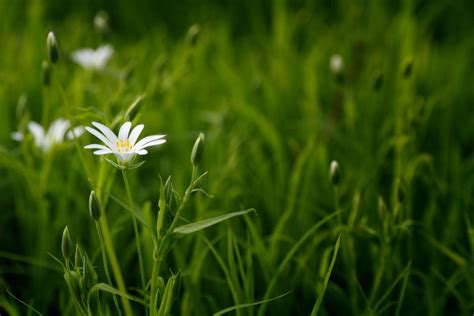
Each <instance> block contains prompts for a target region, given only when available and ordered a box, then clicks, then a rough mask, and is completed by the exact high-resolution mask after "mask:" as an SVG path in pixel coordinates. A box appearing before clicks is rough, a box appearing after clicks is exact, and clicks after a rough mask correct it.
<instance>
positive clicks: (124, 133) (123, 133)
mask: <svg viewBox="0 0 474 316" xmlns="http://www.w3.org/2000/svg"><path fill="white" fill-rule="evenodd" d="M131 127H132V123H131V122H126V123H124V124H123V125H122V127H120V131H119V135H118V138H119V139H121V140H125V139H128V134H129V132H130V128H131Z"/></svg>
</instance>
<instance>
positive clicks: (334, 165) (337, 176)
mask: <svg viewBox="0 0 474 316" xmlns="http://www.w3.org/2000/svg"><path fill="white" fill-rule="evenodd" d="M329 179H330V180H331V183H332V184H333V185H338V184H339V181H340V180H341V173H340V170H339V163H338V162H337V161H336V160H333V161H331V164H330V165H329Z"/></svg>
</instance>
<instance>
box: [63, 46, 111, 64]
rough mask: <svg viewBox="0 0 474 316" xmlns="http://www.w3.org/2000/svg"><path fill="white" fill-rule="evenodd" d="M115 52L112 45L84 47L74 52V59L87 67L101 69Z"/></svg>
mask: <svg viewBox="0 0 474 316" xmlns="http://www.w3.org/2000/svg"><path fill="white" fill-rule="evenodd" d="M113 54H114V49H113V48H112V46H110V45H101V46H99V47H98V48H97V49H96V50H94V49H91V48H84V49H79V50H76V51H75V52H74V53H72V60H73V61H74V62H76V63H77V64H79V65H81V66H82V67H84V68H86V69H97V70H101V69H103V68H104V67H105V65H106V64H107V62H108V61H109V59H110V58H111V57H112V55H113Z"/></svg>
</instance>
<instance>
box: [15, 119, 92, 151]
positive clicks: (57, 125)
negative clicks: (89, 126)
mask: <svg viewBox="0 0 474 316" xmlns="http://www.w3.org/2000/svg"><path fill="white" fill-rule="evenodd" d="M70 126H71V123H69V121H68V120H66V119H63V118H58V119H57V120H55V121H53V122H52V123H51V125H50V126H49V128H48V131H47V132H46V133H45V129H44V128H43V127H42V126H41V125H40V124H38V123H36V122H33V121H30V122H29V123H28V131H29V132H30V133H31V135H32V136H33V140H34V142H35V145H36V147H38V148H39V149H41V150H42V151H43V152H44V153H46V152H48V151H49V150H50V149H51V148H52V147H53V146H54V145H57V144H61V143H62V142H63V141H64V136H66V138H67V139H73V138H74V137H79V136H80V135H81V134H82V133H84V127H83V126H77V127H74V128H72V129H70ZM11 137H12V139H13V140H16V141H22V140H23V138H24V135H23V133H21V132H13V133H12V134H11Z"/></svg>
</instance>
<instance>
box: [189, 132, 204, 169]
mask: <svg viewBox="0 0 474 316" xmlns="http://www.w3.org/2000/svg"><path fill="white" fill-rule="evenodd" d="M203 146H204V134H203V133H199V136H198V138H197V139H196V141H195V142H194V146H193V151H192V152H191V163H192V164H193V166H197V165H198V164H199V162H200V161H201V159H202V151H203Z"/></svg>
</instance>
